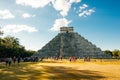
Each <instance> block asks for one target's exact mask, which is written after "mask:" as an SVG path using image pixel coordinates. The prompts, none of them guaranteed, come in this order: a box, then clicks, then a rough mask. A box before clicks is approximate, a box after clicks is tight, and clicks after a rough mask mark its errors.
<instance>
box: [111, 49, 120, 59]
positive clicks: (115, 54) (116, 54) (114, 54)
mask: <svg viewBox="0 0 120 80" xmlns="http://www.w3.org/2000/svg"><path fill="white" fill-rule="evenodd" d="M118 53H119V50H117V49H116V50H114V51H113V52H112V54H113V56H114V57H116V56H118Z"/></svg>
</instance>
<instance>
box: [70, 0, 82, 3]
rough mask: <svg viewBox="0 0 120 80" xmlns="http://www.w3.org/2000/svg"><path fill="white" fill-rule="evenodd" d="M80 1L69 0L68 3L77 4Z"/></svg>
mask: <svg viewBox="0 0 120 80" xmlns="http://www.w3.org/2000/svg"><path fill="white" fill-rule="evenodd" d="M81 1H82V0H70V3H78V2H81Z"/></svg>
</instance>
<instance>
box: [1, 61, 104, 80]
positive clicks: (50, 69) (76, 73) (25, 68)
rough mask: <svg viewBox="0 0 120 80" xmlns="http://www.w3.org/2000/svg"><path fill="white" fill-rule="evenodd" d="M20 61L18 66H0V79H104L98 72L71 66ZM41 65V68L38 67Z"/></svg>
mask: <svg viewBox="0 0 120 80" xmlns="http://www.w3.org/2000/svg"><path fill="white" fill-rule="evenodd" d="M29 65H34V63H22V64H21V65H20V66H18V65H12V66H11V67H5V66H0V80H46V79H48V80H81V79H82V80H98V79H105V77H104V76H102V75H100V72H97V71H90V70H76V69H73V68H71V67H63V66H51V65H50V66H46V65H36V66H34V67H29ZM38 67H41V68H38Z"/></svg>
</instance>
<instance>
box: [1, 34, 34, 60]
mask: <svg viewBox="0 0 120 80" xmlns="http://www.w3.org/2000/svg"><path fill="white" fill-rule="evenodd" d="M34 53H35V51H32V50H26V49H25V47H24V46H23V45H20V42H19V39H18V38H15V37H12V36H6V37H3V38H1V37H0V58H6V57H14V56H16V57H18V56H20V57H23V58H24V57H30V56H31V55H33V54H34Z"/></svg>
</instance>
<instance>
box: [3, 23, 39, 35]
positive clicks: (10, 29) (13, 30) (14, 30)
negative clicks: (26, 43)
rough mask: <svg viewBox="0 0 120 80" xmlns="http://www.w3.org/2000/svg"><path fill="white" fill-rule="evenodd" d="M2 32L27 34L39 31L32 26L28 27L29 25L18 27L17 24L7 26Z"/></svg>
mask: <svg viewBox="0 0 120 80" xmlns="http://www.w3.org/2000/svg"><path fill="white" fill-rule="evenodd" d="M2 30H3V31H4V32H5V33H18V32H22V31H26V32H36V31H37V29H36V28H35V27H31V26H27V25H16V24H12V25H6V26H4V27H3V28H2Z"/></svg>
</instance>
